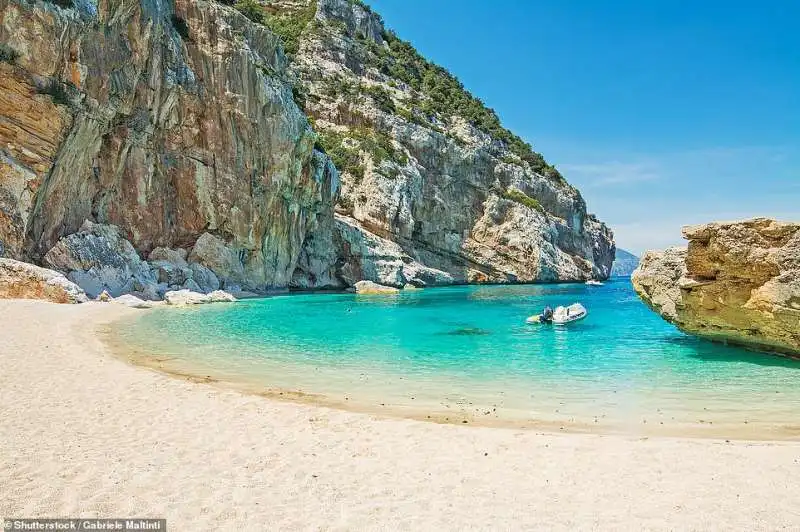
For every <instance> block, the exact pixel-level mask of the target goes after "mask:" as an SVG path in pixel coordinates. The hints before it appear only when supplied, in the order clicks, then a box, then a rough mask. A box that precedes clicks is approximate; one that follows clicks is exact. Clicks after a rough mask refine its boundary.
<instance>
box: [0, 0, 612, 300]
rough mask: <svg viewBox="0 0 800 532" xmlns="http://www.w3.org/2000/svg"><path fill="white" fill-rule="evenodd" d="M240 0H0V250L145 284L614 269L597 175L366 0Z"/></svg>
mask: <svg viewBox="0 0 800 532" xmlns="http://www.w3.org/2000/svg"><path fill="white" fill-rule="evenodd" d="M231 3H232V2H216V1H213V0H175V1H174V2H153V1H149V0H148V1H141V2H124V1H122V0H47V1H44V0H0V256H5V257H10V258H14V259H21V260H27V261H32V262H38V263H44V264H46V265H47V266H48V267H54V268H57V269H59V270H61V271H63V272H64V273H66V274H68V277H69V278H70V279H71V280H73V281H75V282H77V283H78V284H80V285H81V286H82V287H83V288H84V289H85V290H86V291H87V293H88V294H89V295H94V294H95V293H96V292H99V291H102V290H107V291H109V292H110V293H112V292H113V293H124V292H129V291H133V292H136V293H137V294H138V295H140V296H144V297H148V298H159V297H161V296H162V295H163V293H164V292H165V291H166V290H167V289H176V288H189V289H193V290H196V289H198V288H202V289H203V290H204V291H208V290H211V289H214V287H220V286H221V287H224V288H235V287H241V288H244V289H248V290H264V289H268V288H273V287H286V286H293V287H297V288H342V287H345V286H350V285H353V284H355V282H357V281H359V280H364V279H366V280H371V281H376V282H381V283H383V284H390V285H393V286H403V285H405V284H407V283H411V284H416V285H418V286H424V285H433V284H448V283H453V282H465V281H472V282H484V281H499V282H515V281H534V280H539V281H555V280H567V279H575V280H580V279H586V278H589V277H598V278H603V277H606V276H607V275H608V273H609V271H610V266H611V262H612V260H613V256H614V245H613V238H612V235H611V232H610V231H609V230H608V229H607V228H606V227H605V226H604V225H603V224H602V223H600V222H599V221H598V220H596V219H595V218H594V217H593V216H592V215H590V214H587V211H586V205H585V202H584V200H583V199H582V198H581V196H580V194H579V193H578V191H577V190H575V189H574V188H573V187H572V186H570V185H569V184H568V183H567V182H566V181H565V180H564V179H563V178H562V177H561V175H560V174H559V173H558V172H557V171H556V170H555V169H554V168H553V167H552V166H550V165H548V164H547V163H546V162H545V161H544V159H543V158H542V157H541V156H540V155H539V154H537V153H535V152H533V151H532V150H531V149H530V146H528V145H527V144H525V143H524V142H522V141H521V140H520V139H519V138H518V137H516V136H514V135H513V134H511V133H510V132H508V131H507V130H505V129H504V128H502V126H501V125H500V124H499V121H498V120H497V117H496V115H495V114H494V112H493V111H491V110H489V109H486V108H485V107H484V106H483V104H481V103H480V101H479V100H477V99H475V98H473V97H472V96H471V95H469V93H467V92H466V91H465V90H464V89H463V87H461V85H460V84H459V83H458V81H457V80H455V79H454V78H453V77H452V76H450V75H449V74H448V73H447V72H446V71H444V70H443V69H441V68H439V67H436V66H435V65H432V64H430V63H428V62H427V61H425V60H424V59H423V58H421V57H420V56H419V55H418V54H417V53H416V51H414V50H413V48H412V47H411V46H410V45H409V44H408V43H405V42H403V41H401V40H400V39H398V38H397V37H396V36H395V35H394V34H393V33H391V32H389V31H387V30H386V29H385V28H384V27H383V24H382V22H381V20H380V17H379V16H378V15H376V14H375V13H373V12H371V11H370V10H369V9H368V8H366V7H365V6H364V5H362V4H361V3H360V2H356V1H351V0H319V1H313V0H282V1H274V2H258V1H256V0H242V1H240V2H238V3H237V4H236V6H235V7H234V6H231V5H228V4H231ZM284 50H286V51H287V52H288V54H289V56H288V57H287V54H286V53H285V51H284ZM298 104H299V105H298ZM312 126H313V127H312ZM334 163H335V166H334ZM337 167H338V171H337ZM340 172H341V176H342V182H341V184H340ZM127 242H130V244H131V245H132V248H133V251H131V250H130V249H129V248H128V246H127ZM167 258H170V260H167ZM140 259H147V261H148V262H145V261H144V260H140ZM170 261H172V262H170Z"/></svg>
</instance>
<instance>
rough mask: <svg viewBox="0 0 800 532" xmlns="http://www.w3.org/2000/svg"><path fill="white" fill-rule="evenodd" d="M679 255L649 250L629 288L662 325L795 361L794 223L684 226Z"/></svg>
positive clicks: (799, 239)
mask: <svg viewBox="0 0 800 532" xmlns="http://www.w3.org/2000/svg"><path fill="white" fill-rule="evenodd" d="M683 236H684V237H685V238H686V239H687V240H689V246H688V249H687V248H670V249H667V250H665V251H650V252H648V253H646V254H645V255H644V257H642V261H641V264H640V265H639V268H638V269H637V270H636V271H635V272H634V273H633V275H632V277H631V281H632V282H633V286H634V288H635V289H636V292H637V293H638V294H639V296H640V297H641V298H642V299H643V300H644V302H645V303H647V304H648V305H649V306H650V307H651V308H652V309H653V310H654V311H656V312H658V313H659V314H660V315H661V316H662V317H663V318H664V319H665V320H667V321H669V322H671V323H674V324H675V325H677V326H678V327H679V328H680V329H682V330H683V331H685V332H688V333H691V334H696V335H698V336H703V337H705V338H709V339H711V340H718V341H725V342H730V343H732V344H740V345H743V346H747V347H752V348H755V349H760V350H767V351H775V352H779V353H784V354H790V355H795V356H800V223H781V222H776V221H774V220H769V219H766V218H756V219H753V220H747V221H743V222H732V223H711V224H707V225H699V226H691V227H685V228H684V229H683Z"/></svg>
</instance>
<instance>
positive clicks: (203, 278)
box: [189, 262, 219, 293]
mask: <svg viewBox="0 0 800 532" xmlns="http://www.w3.org/2000/svg"><path fill="white" fill-rule="evenodd" d="M189 269H190V270H192V280H194V282H195V283H197V286H198V287H199V289H200V290H198V291H199V292H205V293H208V292H213V291H214V290H219V279H218V278H217V276H216V274H215V273H214V272H213V271H211V270H209V269H208V268H206V267H205V266H203V265H202V264H198V263H196V262H194V263H192V264H190V265H189Z"/></svg>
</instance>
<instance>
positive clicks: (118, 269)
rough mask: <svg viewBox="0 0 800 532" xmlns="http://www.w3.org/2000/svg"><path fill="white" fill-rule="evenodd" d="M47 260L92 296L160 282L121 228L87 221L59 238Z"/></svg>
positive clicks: (45, 259) (113, 293)
mask: <svg viewBox="0 0 800 532" xmlns="http://www.w3.org/2000/svg"><path fill="white" fill-rule="evenodd" d="M44 261H45V264H47V265H48V266H50V267H51V268H53V269H56V270H59V271H62V272H64V273H66V275H67V277H68V278H69V279H70V280H72V281H73V282H75V283H76V284H78V285H79V286H81V288H83V289H84V290H85V291H86V293H87V294H88V295H89V297H91V298H94V297H97V296H98V295H99V294H100V293H101V292H103V291H104V290H105V291H107V292H108V293H109V294H110V295H111V296H112V297H118V296H120V295H122V294H126V293H130V292H141V291H143V290H144V289H145V287H146V286H149V285H156V284H157V279H156V277H155V276H154V275H153V273H152V272H151V270H150V267H149V265H148V264H147V263H146V262H144V261H142V260H141V259H140V258H139V255H138V254H137V253H136V250H135V249H134V248H133V246H132V245H131V243H130V242H129V241H128V240H126V239H125V238H124V237H122V235H121V234H120V230H119V228H117V227H114V226H111V225H102V224H95V223H92V222H90V221H88V220H87V221H86V222H84V224H83V225H82V226H81V229H80V231H78V232H77V233H73V234H71V235H68V236H66V237H64V238H62V239H61V240H59V241H58V242H57V243H56V245H55V246H53V247H52V248H51V249H50V251H48V252H47V254H46V255H45V258H44Z"/></svg>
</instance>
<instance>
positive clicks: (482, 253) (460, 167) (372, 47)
mask: <svg viewBox="0 0 800 532" xmlns="http://www.w3.org/2000/svg"><path fill="white" fill-rule="evenodd" d="M266 5H268V6H269V7H270V8H271V10H272V11H271V13H272V15H271V16H272V19H270V16H268V17H267V21H268V23H269V21H270V20H273V21H274V20H279V21H283V22H286V21H290V20H291V21H293V22H294V23H295V24H300V25H302V24H306V25H305V27H304V30H303V32H302V33H301V34H300V37H299V39H298V44H297V46H296V47H297V52H296V54H295V55H294V57H293V67H294V72H295V73H296V75H297V77H298V85H299V87H301V88H302V91H303V93H304V97H305V109H306V112H307V113H308V114H309V115H310V116H311V117H313V120H314V123H315V127H316V129H317V131H318V132H319V133H320V135H321V144H322V145H323V147H324V148H325V149H326V150H327V151H328V153H330V154H331V155H332V157H333V159H334V161H335V162H337V166H338V167H339V170H340V171H341V172H342V198H341V201H340V202H339V203H338V205H337V213H338V215H337V224H336V233H337V235H338V238H339V239H340V240H342V241H343V244H344V247H343V249H340V250H337V251H338V252H337V254H336V256H334V255H331V256H330V257H329V258H328V261H329V262H330V263H331V268H332V269H338V271H339V272H341V271H342V266H343V265H344V268H345V271H350V272H361V274H362V275H366V276H367V278H369V279H370V280H373V281H378V282H382V283H384V284H389V285H394V286H399V285H401V284H402V283H404V282H410V283H413V284H417V285H424V284H427V283H429V282H431V280H432V279H433V278H434V277H435V278H436V279H438V281H439V282H465V281H466V282H486V281H491V282H517V281H557V280H584V279H588V278H593V277H594V278H605V277H607V276H608V275H609V273H610V268H611V262H612V261H613V258H614V244H613V236H612V234H611V232H610V231H609V230H608V229H607V228H606V227H605V226H604V225H603V224H601V223H600V222H598V221H597V220H596V219H595V218H594V217H593V216H592V215H589V214H587V211H586V204H585V202H584V200H583V198H582V197H581V195H580V193H579V192H578V191H577V190H576V189H575V188H573V187H572V186H570V185H569V184H568V183H567V182H566V181H565V180H564V179H563V178H562V177H561V176H560V174H558V172H557V171H556V170H555V169H554V168H553V167H551V166H549V165H548V164H547V163H546V162H545V161H544V159H542V157H541V156H540V155H539V154H537V153H535V152H533V151H532V150H531V149H530V147H529V146H527V145H525V144H524V143H523V142H522V141H521V140H520V139H518V138H517V137H515V136H513V135H512V134H510V132H508V131H506V130H505V129H503V128H502V126H500V124H499V121H498V120H497V117H496V115H495V114H494V112H493V111H491V110H488V109H486V108H485V107H484V106H483V105H482V104H481V103H480V101H479V100H477V99H475V98H473V97H472V96H471V95H469V93H467V92H466V91H465V90H464V89H463V87H462V86H461V85H460V83H459V82H458V81H457V80H455V79H454V78H452V76H450V75H449V74H447V72H446V71H444V70H443V69H441V68H440V67H437V66H435V65H432V64H430V63H428V62H427V61H425V60H424V59H423V58H421V57H420V56H419V55H418V54H417V53H416V51H415V50H414V49H413V48H412V47H411V46H410V45H409V44H408V43H405V42H403V41H401V40H400V39H399V38H397V37H396V36H395V35H394V34H393V33H391V32H389V31H387V30H386V28H384V26H383V23H382V21H381V19H380V17H379V16H378V15H377V14H376V13H373V12H372V11H370V10H369V8H368V7H366V6H365V5H363V4H361V3H360V2H352V1H350V0H318V1H317V2H316V9H312V10H311V11H310V12H309V11H308V7H307V6H309V5H311V6H312V7H313V3H310V2H304V1H302V0H295V1H294V2H289V3H287V2H267V3H266ZM308 13H313V18H311V19H310V20H307V21H306V20H304V19H303V17H304V16H306V17H307V16H308ZM357 233H361V235H358V234H357ZM354 240H357V241H358V242H354ZM387 242H388V243H387ZM353 249H358V250H360V251H357V252H352V250H353ZM363 249H369V251H367V252H366V253H365V252H364V251H363ZM389 249H391V250H393V251H391V252H389V251H388V250H389ZM370 255H372V256H375V257H376V258H375V259H372V258H370ZM337 259H338V260H339V263H338V264H337V263H336V262H335V261H336V260H337ZM375 261H379V262H378V264H375ZM423 265H424V266H423ZM425 268H427V273H425V274H424V275H418V272H420V271H424V270H425ZM430 270H435V271H436V273H435V274H433V273H432V272H431V271H430ZM372 271H377V272H383V273H379V274H378V275H372V274H371V273H367V272H372ZM431 275H433V277H431ZM330 277H333V278H335V277H336V275H331V276H330ZM339 277H342V276H341V275H339ZM344 277H345V278H346V277H347V275H345V276H344Z"/></svg>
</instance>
